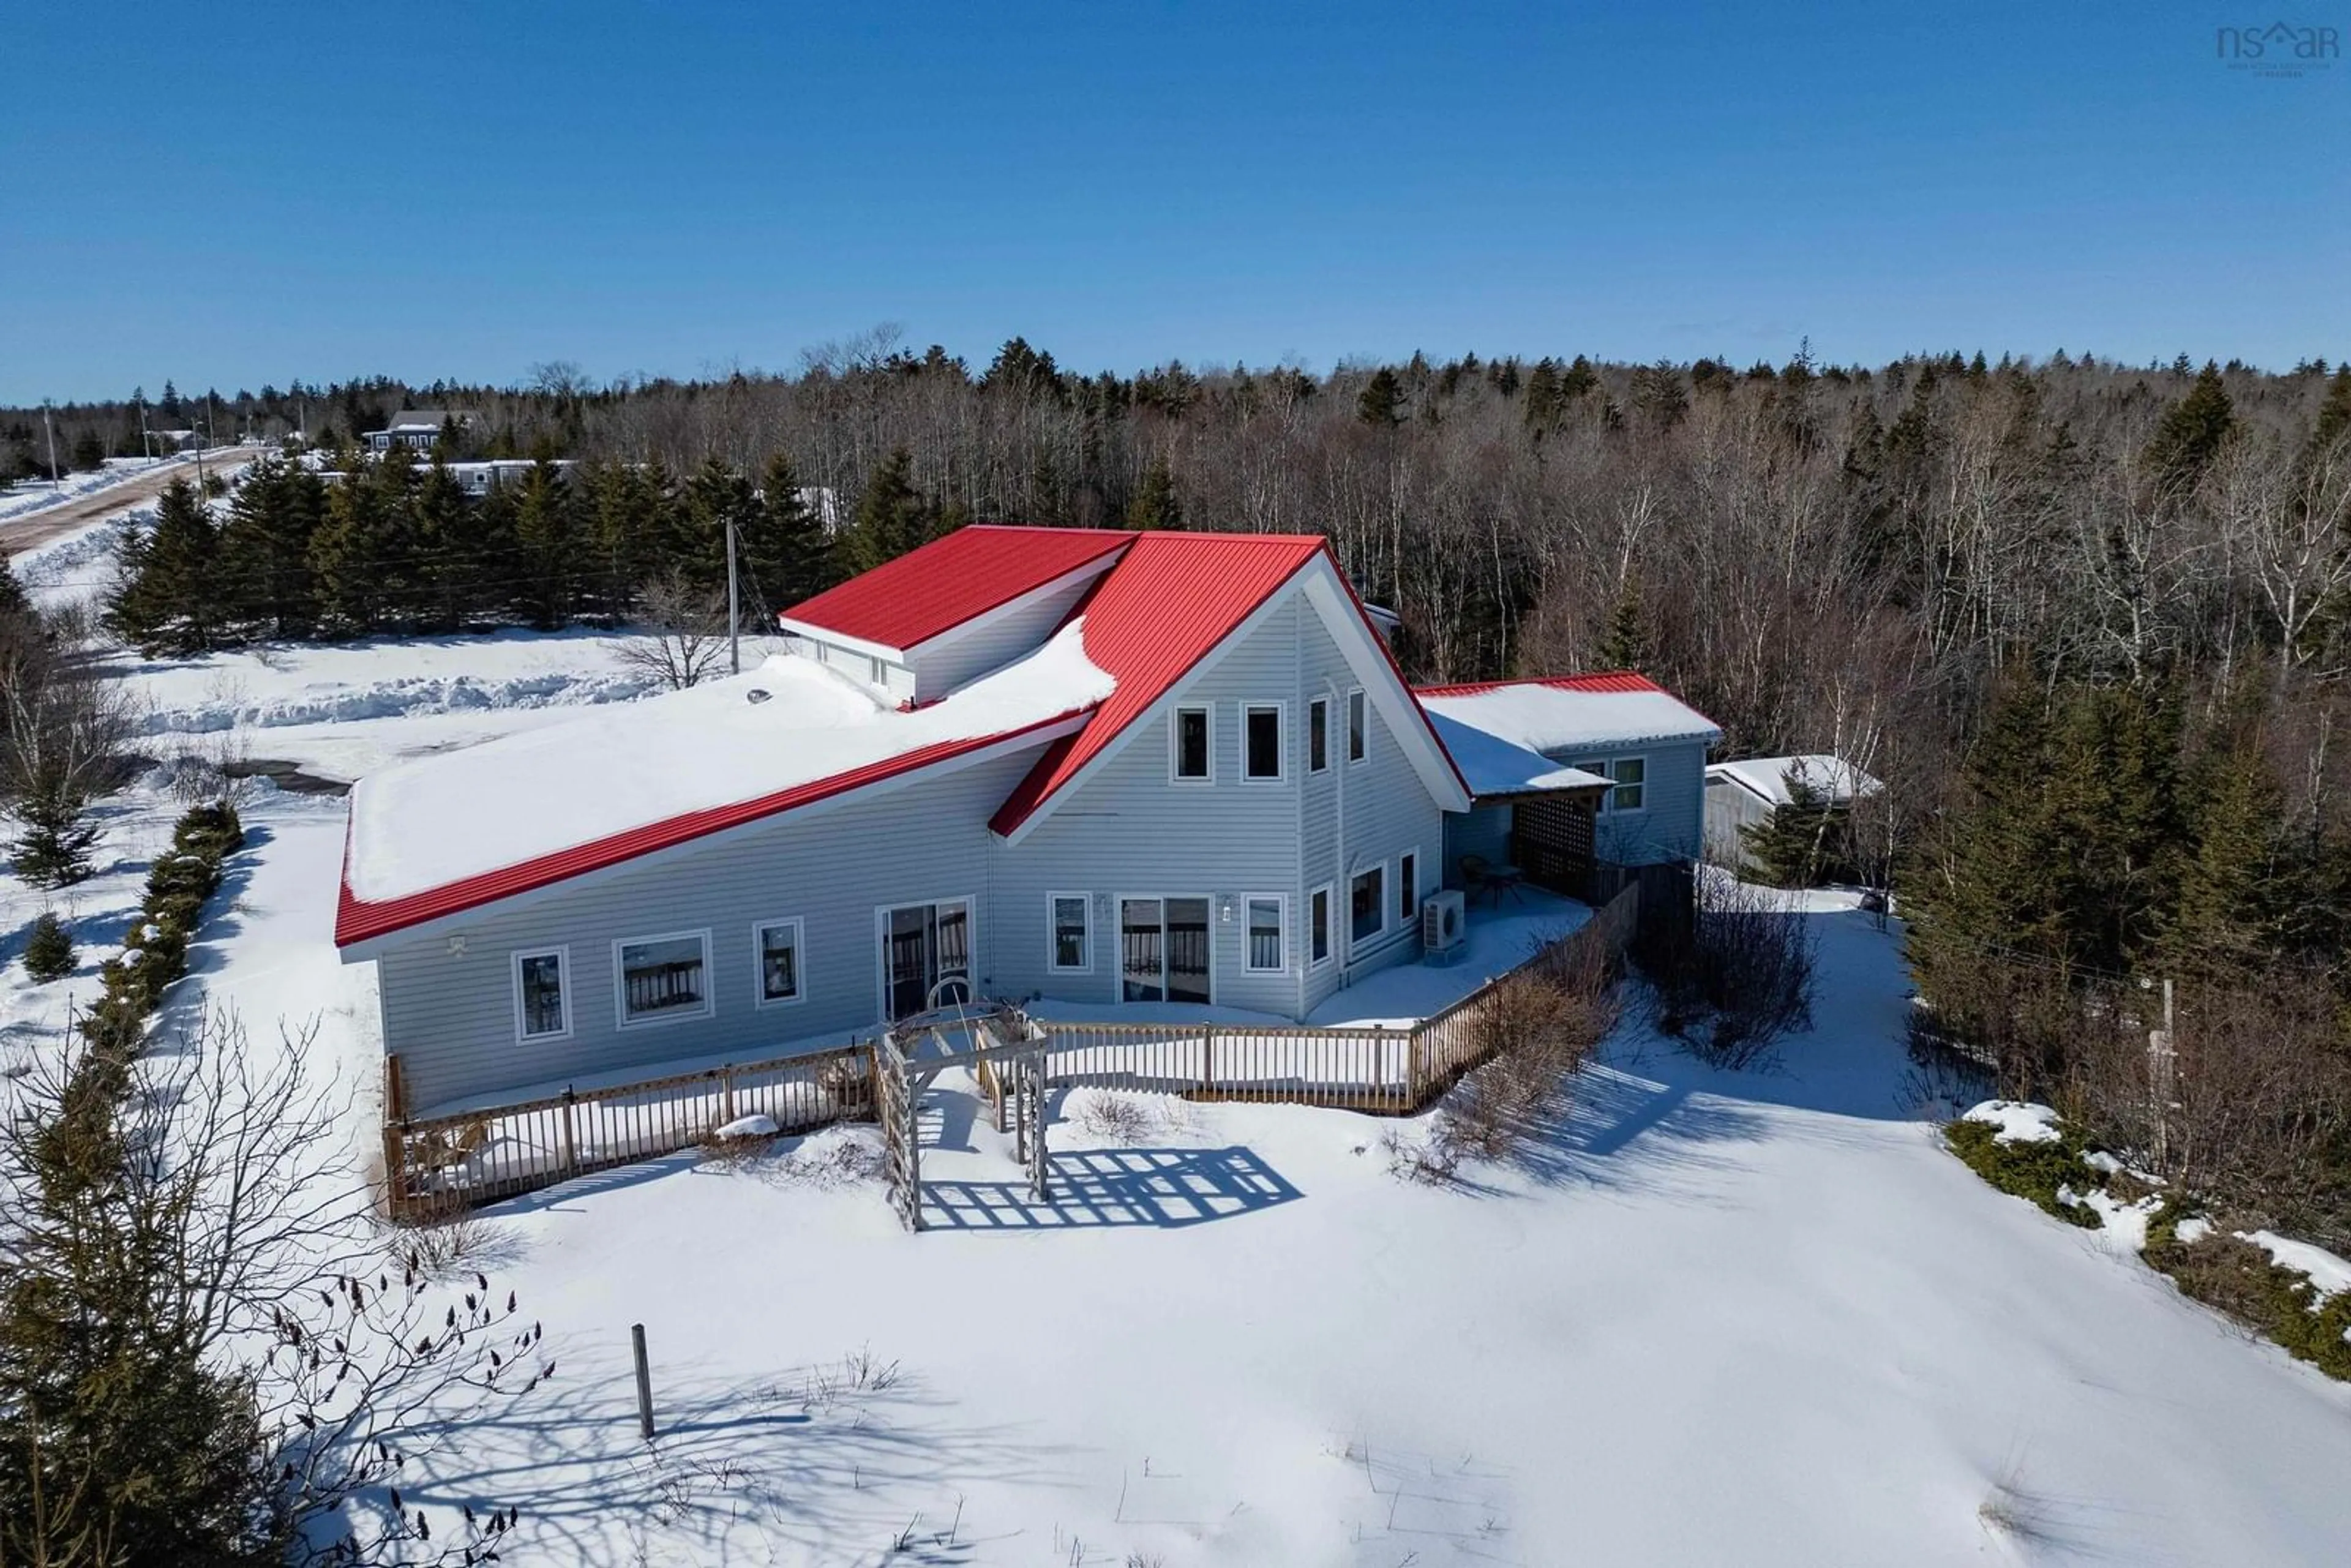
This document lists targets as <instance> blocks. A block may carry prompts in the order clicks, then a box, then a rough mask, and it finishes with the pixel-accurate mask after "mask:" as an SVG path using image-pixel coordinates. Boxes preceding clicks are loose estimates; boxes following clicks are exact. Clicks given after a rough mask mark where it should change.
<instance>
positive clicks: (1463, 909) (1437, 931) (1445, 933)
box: [1420, 887, 1469, 964]
mask: <svg viewBox="0 0 2351 1568" xmlns="http://www.w3.org/2000/svg"><path fill="white" fill-rule="evenodd" d="M1420 948H1421V962H1423V963H1425V964H1452V963H1458V962H1459V961H1460V958H1461V955H1462V954H1464V953H1466V952H1468V950H1469V912H1468V905H1467V904H1465V903H1464V902H1463V900H1462V896H1461V890H1460V889H1459V888H1454V887H1448V888H1445V889H1442V890H1441V891H1439V892H1437V893H1432V894H1429V895H1428V897H1427V898H1426V899H1424V900H1423V901H1422V902H1421V905H1420Z"/></svg>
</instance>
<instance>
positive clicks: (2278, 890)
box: [2159, 740, 2299, 979]
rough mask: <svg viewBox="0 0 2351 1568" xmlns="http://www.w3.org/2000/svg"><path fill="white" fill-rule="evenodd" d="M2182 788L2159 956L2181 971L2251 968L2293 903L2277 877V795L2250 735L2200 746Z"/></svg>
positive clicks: (2280, 804) (2284, 880)
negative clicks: (2184, 835)
mask: <svg viewBox="0 0 2351 1568" xmlns="http://www.w3.org/2000/svg"><path fill="white" fill-rule="evenodd" d="M2186 793H2187V795H2188V797H2189V800H2192V801H2193V802H2194V806H2193V809H2192V810H2191V811H2190V812H2189V817H2190V847H2189V851H2188V852H2187V853H2186V854H2185V855H2184V856H2183V857H2182V861H2181V864H2180V867H2179V891H2178V893H2177V894H2176V895H2175V896H2174V897H2173V898H2172V900H2171V901H2170V904H2169V907H2168V909H2166V910H2165V912H2164V914H2163V917H2162V922H2161V926H2162V931H2161V938H2160V943H2159V951H2160V955H2161V959H2162V962H2163V964H2164V966H2165V967H2166V968H2167V969H2168V970H2169V971H2170V972H2172V973H2175V974H2178V975H2179V976H2181V977H2191V978H2203V979H2212V978H2220V977H2231V976H2238V977H2241V976H2250V975H2252V974H2254V973H2256V972H2257V971H2258V970H2259V969H2260V968H2261V967H2262V965H2263V964H2264V963H2265V962H2266V961H2267V960H2268V959H2270V958H2271V957H2273V956H2275V954H2276V952H2277V950H2278V948H2279V946H2281V943H2280V940H2279V938H2280V936H2281V934H2282V930H2283V924H2284V915H2285V911H2286V909H2287V908H2288V907H2290V906H2291V905H2292V904H2295V903H2297V902H2299V901H2298V900H2296V899H2295V898H2294V892H2295V889H2294V887H2293V885H2292V883H2293V882H2294V880H2296V879H2294V878H2292V877H2290V876H2282V875H2281V872H2282V871H2283V870H2284V869H2285V868H2283V866H2282V865H2281V864H2280V862H2281V859H2282V858H2283V857H2282V856H2281V854H2280V849H2281V844H2280V841H2279V829H2280V827H2281V825H2282V824H2283V819H2284V801H2283V797H2282V795H2281V792H2280V791H2279V789H2278V788H2277V784H2276V781H2275V780H2274V779H2272V778H2271V776H2270V770H2269V765H2268V762H2267V760H2266V759H2265V758H2263V757H2262V755H2261V752H2260V750H2259V749H2258V747H2254V746H2253V745H2252V744H2251V743H2250V740H2247V741H2243V742H2241V743H2239V744H2236V745H2224V746H2215V747H2212V748H2210V751H2209V752H2208V754H2207V755H2206V756H2204V757H2203V758H2199V762H2198V766H2197V767H2196V768H2194V769H2193V770H2192V771H2191V773H2190V775H2189V784H2188V789H2187V791H2186Z"/></svg>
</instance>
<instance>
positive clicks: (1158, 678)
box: [988, 533, 1328, 833]
mask: <svg viewBox="0 0 2351 1568" xmlns="http://www.w3.org/2000/svg"><path fill="white" fill-rule="evenodd" d="M1327 548H1328V547H1326V546H1325V545H1324V544H1323V542H1322V538H1321V537H1320V536H1317V535H1312V534H1194V533H1145V534H1140V535H1137V536H1135V538H1134V547H1133V548H1132V549H1129V550H1128V551H1127V552H1126V554H1125V555H1124V556H1123V557H1122V558H1121V559H1120V560H1119V563H1118V564H1117V565H1116V566H1114V567H1113V568H1112V569H1111V570H1110V571H1109V572H1108V573H1106V574H1105V575H1104V576H1103V577H1102V580H1101V581H1099V582H1097V583H1095V584H1094V587H1093V591H1092V593H1090V594H1089V595H1087V597H1086V598H1085V600H1084V601H1082V602H1081V603H1080V604H1079V606H1078V608H1077V610H1076V611H1075V612H1073V613H1075V614H1078V615H1082V616H1084V617H1085V632H1084V635H1085V644H1086V657H1087V658H1088V659H1090V660H1092V662H1093V663H1094V664H1095V665H1096V666H1098V667H1099V668H1101V669H1103V670H1107V671H1108V672H1109V673H1110V674H1112V675H1113V677H1115V678H1116V680H1117V682H1118V688H1117V689H1116V690H1115V691H1113V692H1112V693H1111V695H1110V697H1109V699H1108V700H1107V701H1105V702H1104V703H1102V706H1099V707H1097V708H1095V709H1094V711H1093V714H1092V717H1090V718H1089V719H1087V721H1086V725H1085V727H1084V728H1082V729H1081V730H1079V731H1078V732H1077V733H1076V734H1075V735H1072V736H1070V737H1066V738H1064V739H1061V740H1058V741H1055V742H1054V743H1053V744H1052V745H1051V746H1050V747H1046V748H1045V755H1044V756H1042V757H1040V758H1038V759H1037V766H1036V767H1034V768H1030V769H1029V776H1028V777H1027V778H1026V779H1022V780H1021V781H1020V783H1019V787H1018V788H1017V789H1014V790H1013V791H1012V793H1011V795H1010V796H1009V797H1008V798H1007V799H1006V800H1005V802H1004V804H1003V805H1002V806H1001V807H999V808H998V810H997V812H996V815H995V817H994V818H993V819H992V820H991V821H989V823H988V825H989V826H990V827H991V828H993V829H995V830H996V831H998V833H1010V832H1012V831H1014V830H1015V829H1017V828H1019V826H1020V824H1021V823H1022V822H1023V821H1027V820H1028V818H1029V816H1030V814H1032V813H1033V812H1034V811H1035V810H1037V808H1038V807H1040V806H1041V805H1043V804H1044V803H1045V801H1046V800H1049V799H1050V798H1051V797H1052V796H1053V795H1054V794H1055V792H1057V791H1058V790H1060V789H1061V788H1062V787H1063V786H1064V785H1066V784H1068V783H1069V782H1070V780H1071V779H1074V778H1075V777H1076V776H1077V774H1078V772H1079V770H1080V769H1081V768H1084V767H1085V766H1086V764H1087V763H1089V762H1091V761H1092V760H1093V759H1094V758H1096V757H1099V756H1100V755H1102V751H1103V750H1104V749H1105V748H1107V747H1109V746H1110V744H1111V742H1113V740H1116V739H1117V738H1118V737H1119V736H1120V735H1121V734H1122V733H1123V731H1124V730H1125V729H1126V727H1128V726H1129V725H1131V724H1133V723H1134V721H1135V720H1137V719H1138V718H1141V717H1142V716H1143V715H1144V712H1146V711H1147V710H1148V709H1149V708H1150V707H1151V706H1152V705H1153V704H1154V703H1155V702H1157V701H1158V700H1159V699H1160V698H1161V697H1163V696H1165V695H1166V694H1167V691H1168V689H1169V688H1170V687H1172V686H1174V685H1175V683H1176V682H1177V681H1179V680H1181V679H1183V678H1184V676H1185V675H1186V674H1187V673H1189V672H1190V670H1191V669H1192V667H1193V666H1194V665H1196V664H1198V663H1199V662H1200V661H1201V660H1202V659H1204V658H1206V657H1207V654H1208V651H1209V650H1210V649H1212V648H1214V647H1215V646H1216V645H1217V643H1221V642H1223V641H1224V640H1225V638H1226V637H1227V636H1228V635H1229V634H1230V633H1231V632H1232V630H1233V628H1235V627H1236V626H1238V625H1239V624H1240V623H1241V622H1244V621H1246V620H1248V619H1249V616H1250V615H1251V614H1252V613H1253V612H1255V611H1256V610H1257V608H1258V606H1259V605H1260V604H1263V603H1264V602H1265V601H1267V600H1269V599H1270V598H1272V597H1273V594H1274V592H1275V591H1276V590H1278V589H1280V587H1281V585H1282V584H1283V583H1285V582H1287V581H1289V580H1290V578H1291V577H1293V576H1294V575H1296V574H1297V572H1298V570H1299V569H1300V568H1301V567H1303V566H1304V565H1305V564H1306V563H1307V562H1308V561H1311V560H1312V559H1314V558H1315V557H1316V556H1318V555H1322V554H1323V553H1324V551H1325V550H1326V549H1327Z"/></svg>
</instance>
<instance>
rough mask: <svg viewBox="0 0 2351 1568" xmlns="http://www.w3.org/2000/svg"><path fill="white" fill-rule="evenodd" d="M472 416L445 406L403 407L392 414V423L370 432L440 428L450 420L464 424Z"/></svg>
mask: <svg viewBox="0 0 2351 1568" xmlns="http://www.w3.org/2000/svg"><path fill="white" fill-rule="evenodd" d="M471 417H472V416H471V415H470V414H465V413H455V412H452V411H451V410H448V409H443V408H403V409H402V410H401V411H400V412H399V413H395V414H393V415H392V423H390V424H387V425H385V426H384V428H383V430H382V431H370V432H369V433H368V434H371V435H377V434H386V433H388V432H392V431H401V430H438V429H440V428H441V427H442V425H444V424H445V423H448V422H449V421H450V420H453V419H454V420H455V421H456V422H457V423H459V424H463V423H465V422H466V420H468V419H469V418H471Z"/></svg>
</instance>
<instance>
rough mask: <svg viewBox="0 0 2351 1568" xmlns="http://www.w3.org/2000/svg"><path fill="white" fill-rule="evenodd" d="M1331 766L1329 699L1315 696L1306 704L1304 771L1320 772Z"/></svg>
mask: <svg viewBox="0 0 2351 1568" xmlns="http://www.w3.org/2000/svg"><path fill="white" fill-rule="evenodd" d="M1330 766H1331V699H1330V698H1329V697H1316V698H1315V699H1314V700H1313V701H1312V702H1310V703H1308V704H1307V705H1306V771H1307V772H1309V773H1320V772H1322V770H1323V769H1324V768H1328V767H1330Z"/></svg>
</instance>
